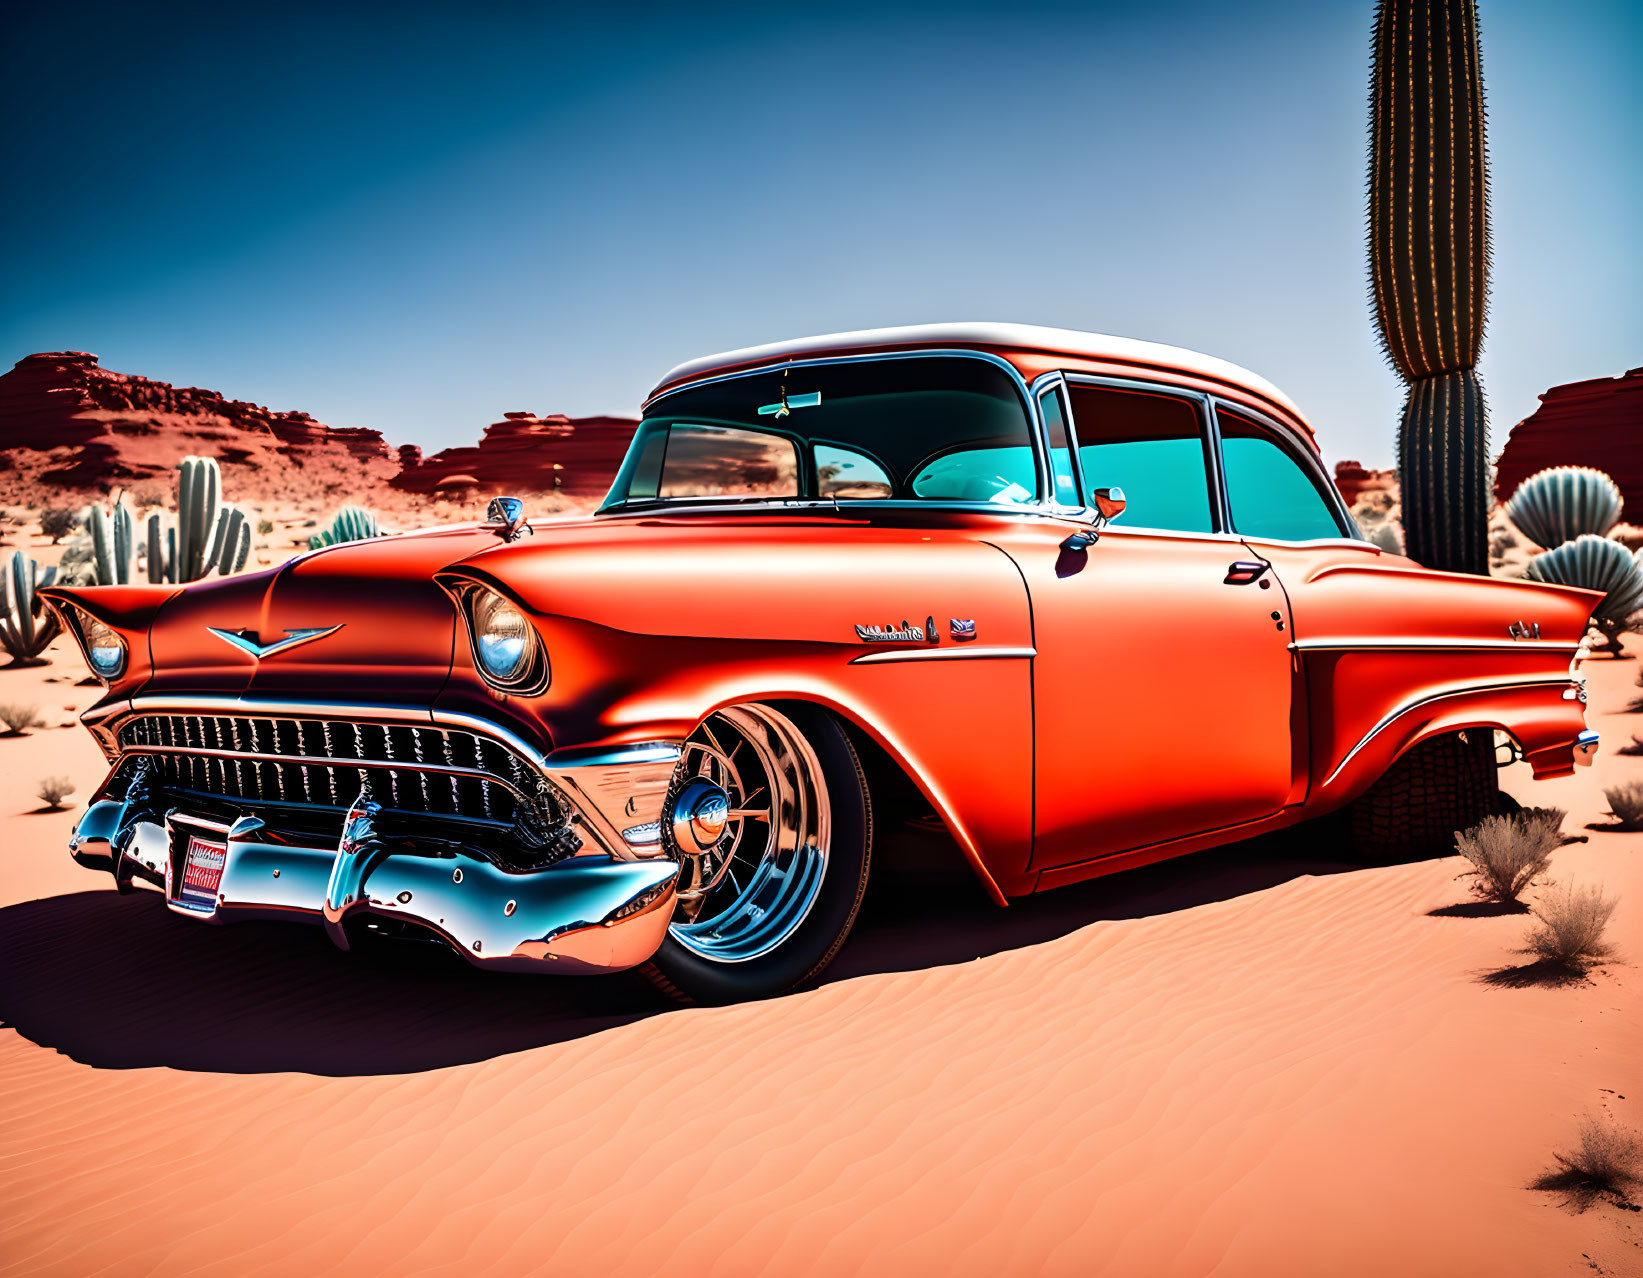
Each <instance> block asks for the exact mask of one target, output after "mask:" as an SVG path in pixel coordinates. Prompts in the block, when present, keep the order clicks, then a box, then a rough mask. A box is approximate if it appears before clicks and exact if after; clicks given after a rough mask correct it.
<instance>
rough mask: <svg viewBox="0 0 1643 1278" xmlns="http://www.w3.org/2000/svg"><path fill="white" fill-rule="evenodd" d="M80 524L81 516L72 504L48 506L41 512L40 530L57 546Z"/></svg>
mask: <svg viewBox="0 0 1643 1278" xmlns="http://www.w3.org/2000/svg"><path fill="white" fill-rule="evenodd" d="M79 526H80V516H79V515H78V514H76V513H75V511H74V508H73V507H71V506H47V507H46V508H45V509H44V510H42V511H41V512H40V532H41V535H42V536H46V537H50V538H51V544H52V545H53V546H55V545H56V544H57V543H58V542H60V541H62V540H63V538H64V537H67V536H68V535H69V534H70V533H71V532H73V531H74V530H75V529H76V528H78V527H79Z"/></svg>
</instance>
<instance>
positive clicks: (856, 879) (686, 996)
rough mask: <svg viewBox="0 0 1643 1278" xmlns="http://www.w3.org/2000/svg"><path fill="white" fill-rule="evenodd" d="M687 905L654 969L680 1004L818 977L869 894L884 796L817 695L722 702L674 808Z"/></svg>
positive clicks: (682, 766)
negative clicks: (872, 786) (875, 803)
mask: <svg viewBox="0 0 1643 1278" xmlns="http://www.w3.org/2000/svg"><path fill="white" fill-rule="evenodd" d="M662 842H663V844H664V846H665V847H666V848H667V850H668V852H669V853H670V854H671V855H672V856H675V857H677V858H678V860H679V862H680V865H681V867H682V868H681V870H680V873H679V895H678V904H677V906H676V907H675V911H674V916H673V921H672V923H671V924H670V925H669V927H668V934H667V938H666V939H665V940H664V941H663V942H662V946H661V949H659V950H658V951H657V952H656V954H655V955H654V956H653V957H652V959H651V961H650V963H649V964H647V965H646V974H647V975H648V976H650V978H651V979H652V980H653V981H655V982H656V984H658V985H659V986H661V987H662V988H663V989H664V990H665V991H667V992H668V993H670V994H671V995H673V996H674V997H675V998H678V999H680V1001H687V1002H695V1003H733V1002H739V1001H741V1000H744V999H756V998H767V997H769V996H771V995H774V994H781V993H784V992H785V991H787V990H791V989H793V988H795V987H796V986H799V985H802V984H803V983H804V982H805V981H807V980H810V979H811V978H812V977H814V976H816V975H818V974H819V973H820V972H821V970H822V969H823V968H825V967H826V966H827V965H828V963H830V962H831V961H832V959H833V956H834V955H835V954H837V953H838V951H839V947H840V946H842V945H843V944H844V940H845V937H846V936H848V935H849V933H850V928H851V925H852V924H854V922H855V920H856V914H857V911H858V910H860V908H861V901H862V896H863V894H864V893H865V892H866V890H867V872H868V866H869V863H870V861H871V858H872V843H873V819H872V804H871V799H870V796H869V794H868V790H867V783H866V780H865V778H864V777H863V775H862V770H861V762H860V760H859V759H858V758H857V757H856V752H855V749H854V748H853V747H852V746H851V744H850V739H849V738H848V737H847V736H846V735H845V733H844V730H843V728H842V727H840V725H839V723H838V721H837V720H836V719H834V718H833V716H832V715H830V714H828V713H827V712H826V711H824V710H821V709H819V708H817V707H814V706H808V705H783V706H781V707H779V708H778V707H776V706H772V705H764V704H754V705H742V706H733V707H730V708H729V709H725V710H721V711H718V712H717V713H715V714H712V715H710V716H709V717H708V718H707V719H705V720H703V722H702V723H701V724H700V725H699V726H698V727H697V728H696V730H695V731H694V732H692V733H691V734H690V737H689V738H688V739H687V740H686V742H685V745H684V750H683V753H682V755H681V757H680V759H679V764H678V767H677V768H675V769H674V774H673V779H672V782H671V784H670V785H669V787H668V796H667V800H666V802H665V803H664V805H663V808H662Z"/></svg>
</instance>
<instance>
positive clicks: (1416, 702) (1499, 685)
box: [1324, 675, 1569, 786]
mask: <svg viewBox="0 0 1643 1278" xmlns="http://www.w3.org/2000/svg"><path fill="white" fill-rule="evenodd" d="M1568 682H1569V676H1568V675H1547V676H1545V677H1544V678H1540V679H1508V680H1502V681H1499V682H1494V683H1463V684H1457V685H1455V686H1453V687H1449V688H1445V689H1443V690H1442V691H1440V692H1428V693H1422V694H1421V695H1420V696H1415V697H1410V698H1409V699H1408V700H1407V701H1403V702H1400V703H1399V704H1398V705H1396V706H1394V707H1393V708H1392V709H1391V710H1390V711H1389V712H1388V713H1387V714H1386V716H1385V717H1384V718H1382V719H1381V721H1380V722H1379V723H1377V724H1376V725H1375V726H1374V727H1373V728H1371V729H1370V730H1369V731H1368V732H1366V733H1364V734H1363V736H1362V737H1361V738H1360V739H1359V741H1358V744H1357V745H1355V746H1353V747H1352V748H1351V749H1350V750H1348V751H1347V752H1346V755H1345V757H1343V758H1342V759H1341V761H1340V762H1339V763H1337V764H1336V765H1335V770H1334V771H1333V772H1331V773H1330V774H1329V775H1328V776H1327V777H1325V778H1324V784H1325V785H1326V786H1327V785H1329V784H1330V783H1331V782H1333V781H1334V780H1335V778H1336V777H1338V776H1340V775H1341V772H1342V770H1343V769H1345V767H1346V765H1347V764H1349V763H1351V762H1352V760H1353V759H1355V758H1357V756H1358V754H1359V753H1360V752H1361V751H1362V750H1363V748H1364V747H1365V746H1367V745H1368V744H1369V743H1370V742H1371V741H1373V740H1374V739H1375V738H1376V737H1377V736H1379V735H1380V733H1381V732H1382V731H1383V730H1385V729H1386V728H1387V727H1389V726H1391V724H1392V723H1393V722H1394V721H1396V720H1397V719H1400V718H1402V717H1403V716H1404V715H1406V714H1408V713H1409V712H1410V711H1411V710H1414V709H1417V708H1418V707H1420V706H1423V705H1426V704H1428V703H1429V702H1432V701H1444V700H1447V699H1448V698H1449V697H1463V696H1466V695H1467V694H1468V693H1472V692H1503V691H1507V690H1509V689H1513V688H1555V687H1557V686H1558V685H1559V684H1567V683H1568Z"/></svg>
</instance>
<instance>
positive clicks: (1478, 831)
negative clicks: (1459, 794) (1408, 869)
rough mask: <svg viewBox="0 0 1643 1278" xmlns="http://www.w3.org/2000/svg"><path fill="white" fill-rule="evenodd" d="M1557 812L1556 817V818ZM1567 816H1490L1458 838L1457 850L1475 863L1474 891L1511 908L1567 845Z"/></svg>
mask: <svg viewBox="0 0 1643 1278" xmlns="http://www.w3.org/2000/svg"><path fill="white" fill-rule="evenodd" d="M1552 813H1555V815H1552ZM1562 824H1563V814H1562V813H1561V812H1557V811H1556V809H1553V810H1552V812H1551V813H1546V814H1531V813H1528V812H1517V813H1514V814H1512V815H1511V816H1487V817H1484V818H1483V820H1482V821H1480V822H1478V823H1477V824H1476V825H1474V826H1473V827H1472V828H1471V829H1470V830H1463V831H1461V832H1460V833H1459V834H1457V835H1456V836H1455V851H1457V852H1459V853H1460V854H1461V855H1462V856H1463V857H1465V858H1466V859H1467V860H1468V861H1470V862H1471V863H1472V868H1471V869H1470V870H1468V871H1467V872H1466V874H1467V877H1469V878H1471V879H1472V880H1473V883H1472V891H1474V892H1476V893H1477V894H1478V895H1479V896H1481V897H1482V898H1483V899H1484V900H1485V901H1498V902H1500V904H1502V905H1507V904H1509V903H1511V902H1513V901H1515V900H1517V899H1518V895H1519V893H1521V892H1522V891H1523V889H1524V888H1526V887H1528V886H1529V884H1531V883H1533V882H1534V881H1535V880H1536V879H1537V878H1539V877H1540V876H1541V875H1542V874H1544V873H1546V871H1547V870H1548V869H1549V868H1550V867H1551V861H1552V853H1553V852H1554V851H1556V850H1557V849H1558V847H1560V846H1561V845H1562V843H1563V836H1562V834H1560V833H1559V827H1560V826H1561V825H1562Z"/></svg>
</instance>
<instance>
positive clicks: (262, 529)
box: [257, 519, 274, 537]
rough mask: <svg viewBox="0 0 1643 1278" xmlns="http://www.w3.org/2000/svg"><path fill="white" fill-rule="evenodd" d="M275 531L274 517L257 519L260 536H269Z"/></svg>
mask: <svg viewBox="0 0 1643 1278" xmlns="http://www.w3.org/2000/svg"><path fill="white" fill-rule="evenodd" d="M273 531H274V521H273V520H272V519H259V520H257V535H258V536H259V537H266V536H268V534H269V533H271V532H273Z"/></svg>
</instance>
